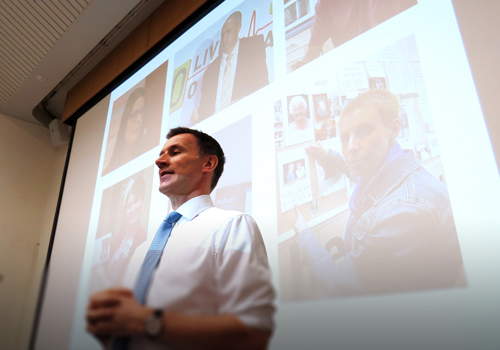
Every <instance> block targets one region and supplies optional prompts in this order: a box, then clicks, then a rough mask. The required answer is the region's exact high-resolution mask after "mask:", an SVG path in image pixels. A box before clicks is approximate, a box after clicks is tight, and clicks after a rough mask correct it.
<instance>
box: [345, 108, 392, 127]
mask: <svg viewBox="0 0 500 350" xmlns="http://www.w3.org/2000/svg"><path fill="white" fill-rule="evenodd" d="M379 121H380V122H382V116H381V115H380V111H379V109H378V107H377V106H376V105H373V104H369V105H363V106H361V107H358V108H356V109H354V110H353V111H351V112H349V113H346V114H342V116H341V117H340V121H339V126H342V125H345V124H346V123H347V124H353V123H357V122H374V123H377V122H379Z"/></svg>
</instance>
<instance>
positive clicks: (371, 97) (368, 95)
mask: <svg viewBox="0 0 500 350" xmlns="http://www.w3.org/2000/svg"><path fill="white" fill-rule="evenodd" d="M364 106H374V107H376V108H378V110H379V113H380V117H381V118H382V121H383V123H384V125H386V126H389V125H390V124H391V123H392V121H393V120H394V119H399V99H398V98H397V96H396V95H394V94H393V93H392V92H390V91H389V90H368V91H367V92H364V93H362V94H361V95H359V96H358V97H356V98H355V99H354V100H352V101H349V103H347V105H346V106H345V108H344V110H343V111H342V114H341V117H344V116H346V115H349V114H352V113H354V112H355V111H356V110H358V109H359V108H361V107H364Z"/></svg>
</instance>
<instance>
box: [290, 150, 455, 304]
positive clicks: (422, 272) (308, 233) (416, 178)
mask: <svg viewBox="0 0 500 350" xmlns="http://www.w3.org/2000/svg"><path fill="white" fill-rule="evenodd" d="M321 164H322V165H323V166H324V168H325V170H326V171H327V172H328V171H333V170H339V171H342V172H344V173H345V172H348V170H349V169H348V167H347V164H346V162H345V160H344V159H343V158H342V157H341V156H340V154H338V153H337V152H333V151H329V153H328V155H327V157H326V159H324V160H323V161H322V162H321ZM367 190H368V193H369V194H368V195H367V196H366V197H365V199H364V200H363V202H362V204H361V210H360V211H359V213H357V215H354V214H353V213H351V214H350V216H349V219H348V224H347V226H346V227H347V228H351V229H350V230H349V229H346V232H345V236H344V237H345V238H346V241H345V242H344V243H345V245H344V246H345V256H344V261H343V262H342V263H341V264H339V265H335V264H334V260H333V259H332V257H331V256H330V253H329V252H328V251H327V250H326V249H325V248H324V247H323V246H322V245H321V244H320V243H319V242H318V240H317V239H316V237H315V236H314V234H313V232H312V230H310V229H306V230H304V231H303V232H301V233H300V234H299V236H298V238H297V242H298V244H299V246H301V248H303V251H304V252H305V255H306V256H307V258H308V260H309V261H310V263H311V266H312V269H313V271H314V273H315V275H316V276H317V277H318V278H319V279H320V280H321V281H322V282H323V283H324V285H325V287H326V289H327V291H328V292H329V294H330V295H331V296H342V295H357V294H374V293H385V292H401V291H409V290H421V289H433V288H446V287H453V286H459V285H463V284H464V278H463V271H462V266H463V265H462V257H461V253H460V248H459V244H458V238H457V233H456V229H455V223H454V220H453V214H452V211H451V207H450V200H449V197H448V192H447V189H446V186H445V185H444V184H443V183H441V182H440V181H439V180H437V179H436V178H435V177H434V176H432V175H431V174H430V173H429V172H428V171H427V170H426V169H424V168H423V167H422V166H421V164H420V162H419V161H418V160H417V159H416V158H415V156H414V155H413V152H411V151H405V155H404V156H402V157H401V158H399V159H398V160H396V161H395V163H393V165H392V166H390V167H389V168H388V169H384V167H382V168H381V169H380V170H379V172H378V173H377V174H376V175H375V176H374V178H373V179H372V180H371V181H370V182H369V183H368V184H367Z"/></svg>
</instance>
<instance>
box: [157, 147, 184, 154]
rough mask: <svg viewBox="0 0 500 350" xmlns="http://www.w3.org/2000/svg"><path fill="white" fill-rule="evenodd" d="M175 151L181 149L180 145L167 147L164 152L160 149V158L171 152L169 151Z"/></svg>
mask: <svg viewBox="0 0 500 350" xmlns="http://www.w3.org/2000/svg"><path fill="white" fill-rule="evenodd" d="M176 149H181V150H182V149H183V148H182V146H181V145H171V146H169V147H168V148H167V149H166V150H165V149H162V150H161V152H160V157H161V156H162V155H163V154H165V152H168V151H171V150H176Z"/></svg>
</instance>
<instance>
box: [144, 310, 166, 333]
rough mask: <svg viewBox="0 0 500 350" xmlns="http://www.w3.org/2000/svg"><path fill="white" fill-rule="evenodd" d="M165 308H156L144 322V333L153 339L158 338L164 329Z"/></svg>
mask: <svg viewBox="0 0 500 350" xmlns="http://www.w3.org/2000/svg"><path fill="white" fill-rule="evenodd" d="M162 315H163V310H162V309H156V310H155V311H154V312H153V313H152V314H151V316H149V317H148V319H147V320H146V322H145V323H144V334H145V335H146V336H147V337H148V338H151V339H156V338H158V336H159V335H160V333H161V331H162V330H163V318H162Z"/></svg>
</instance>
